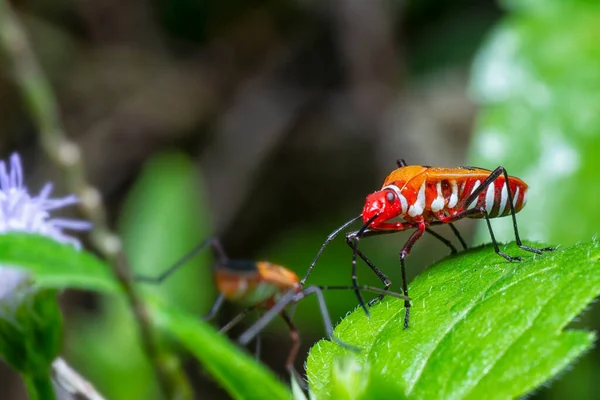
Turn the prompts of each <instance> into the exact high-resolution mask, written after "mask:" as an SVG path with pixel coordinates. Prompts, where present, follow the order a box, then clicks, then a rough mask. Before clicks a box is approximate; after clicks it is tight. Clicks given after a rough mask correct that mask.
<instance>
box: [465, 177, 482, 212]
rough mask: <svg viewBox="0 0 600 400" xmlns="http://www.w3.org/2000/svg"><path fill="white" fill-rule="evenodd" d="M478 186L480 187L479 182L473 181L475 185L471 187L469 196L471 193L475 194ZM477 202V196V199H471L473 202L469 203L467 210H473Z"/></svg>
mask: <svg viewBox="0 0 600 400" xmlns="http://www.w3.org/2000/svg"><path fill="white" fill-rule="evenodd" d="M479 185H481V182H480V181H475V184H474V185H473V189H472V190H471V194H473V192H475V189H477V188H478V187H479ZM463 189H464V188H463ZM477 200H479V196H477V197H475V198H474V199H473V201H472V202H471V204H469V206H468V207H467V210H470V209H471V208H474V207H475V206H476V205H477Z"/></svg>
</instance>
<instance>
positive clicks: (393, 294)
mask: <svg viewBox="0 0 600 400" xmlns="http://www.w3.org/2000/svg"><path fill="white" fill-rule="evenodd" d="M317 287H318V288H319V289H321V290H322V291H324V290H352V289H354V288H353V287H352V286H343V285H342V286H323V285H318V286H317ZM358 289H359V290H363V291H365V292H373V293H379V294H383V295H384V296H390V297H395V298H397V299H402V300H407V299H408V300H410V298H409V297H407V296H405V295H403V294H400V293H396V292H391V291H389V290H386V289H381V288H378V287H375V286H369V285H359V286H358Z"/></svg>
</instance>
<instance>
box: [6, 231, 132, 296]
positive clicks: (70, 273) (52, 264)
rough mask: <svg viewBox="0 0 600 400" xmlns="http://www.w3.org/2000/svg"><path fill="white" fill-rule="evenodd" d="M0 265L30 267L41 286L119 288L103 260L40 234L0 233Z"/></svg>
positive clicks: (96, 288)
mask: <svg viewBox="0 0 600 400" xmlns="http://www.w3.org/2000/svg"><path fill="white" fill-rule="evenodd" d="M0 265H3V266H14V267H17V268H23V269H27V270H28V271H29V272H30V273H32V274H33V275H34V276H35V284H36V286H38V287H42V288H49V289H64V288H73V289H85V290H93V291H99V292H105V293H111V292H112V293H115V292H118V291H120V287H119V285H118V283H117V282H116V280H115V279H114V278H113V276H112V273H111V270H110V268H109V267H108V265H106V264H105V263H104V262H103V261H101V260H99V259H98V258H96V257H94V256H93V255H91V254H89V253H86V252H85V251H83V250H81V251H80V250H77V249H76V248H74V247H73V246H71V245H68V244H64V243H59V242H57V241H55V240H53V239H51V238H48V237H46V236H41V235H35V234H29V233H22V232H14V233H7V234H4V235H1V236H0Z"/></svg>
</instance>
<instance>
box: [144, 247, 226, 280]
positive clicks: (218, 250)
mask: <svg viewBox="0 0 600 400" xmlns="http://www.w3.org/2000/svg"><path fill="white" fill-rule="evenodd" d="M209 245H210V246H211V247H212V248H213V250H214V252H215V254H216V255H217V259H218V260H219V262H223V261H227V256H226V255H225V252H224V251H223V249H222V247H221V245H220V244H219V240H218V239H217V238H213V237H211V238H208V239H205V240H204V241H203V242H202V243H200V244H199V245H197V246H196V247H194V248H193V249H192V250H190V251H189V252H188V253H187V254H186V255H185V256H183V257H182V258H181V259H179V261H177V262H176V263H175V264H173V265H172V266H171V267H169V268H168V269H167V270H166V271H164V272H163V273H162V274H160V275H158V276H144V275H135V276H134V277H133V279H134V280H135V281H139V282H146V283H154V284H158V283H160V282H162V281H163V280H165V279H166V278H168V277H169V276H170V275H171V274H172V273H174V272H175V271H177V270H178V269H179V268H180V267H182V266H183V265H185V264H186V263H187V262H188V261H189V260H191V259H192V258H194V257H195V256H196V255H197V254H198V253H200V252H201V251H202V250H204V248H205V247H206V246H209Z"/></svg>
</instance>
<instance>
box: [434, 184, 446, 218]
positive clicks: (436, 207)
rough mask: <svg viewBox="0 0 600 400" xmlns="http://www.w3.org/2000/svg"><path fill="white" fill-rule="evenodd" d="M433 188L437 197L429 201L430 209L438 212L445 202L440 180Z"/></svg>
mask: <svg viewBox="0 0 600 400" xmlns="http://www.w3.org/2000/svg"><path fill="white" fill-rule="evenodd" d="M435 188H436V190H437V197H436V198H435V199H433V201H432V202H431V211H433V212H438V211H440V210H441V209H443V208H444V203H445V202H444V196H443V193H442V182H438V183H437V184H436V185H435Z"/></svg>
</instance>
